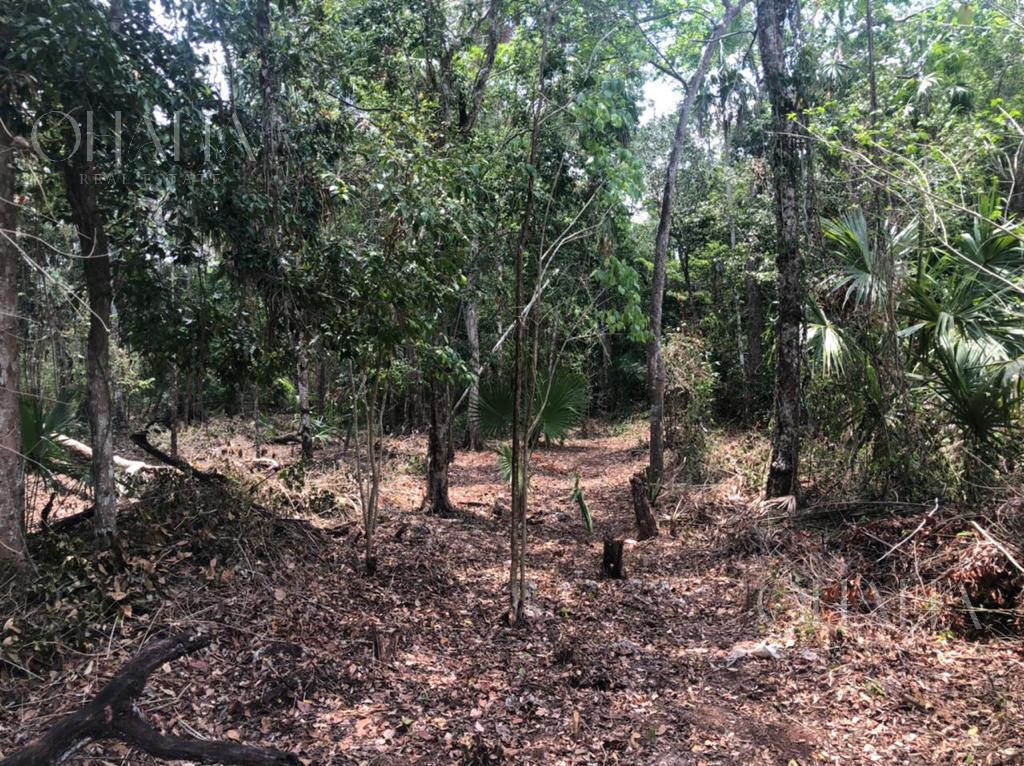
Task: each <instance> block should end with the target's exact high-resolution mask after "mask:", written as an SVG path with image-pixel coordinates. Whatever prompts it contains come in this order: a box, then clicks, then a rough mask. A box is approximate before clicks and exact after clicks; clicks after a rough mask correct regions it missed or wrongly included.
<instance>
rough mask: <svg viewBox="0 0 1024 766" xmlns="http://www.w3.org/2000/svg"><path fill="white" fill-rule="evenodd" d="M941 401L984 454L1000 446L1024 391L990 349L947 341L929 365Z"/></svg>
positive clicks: (934, 354)
mask: <svg viewBox="0 0 1024 766" xmlns="http://www.w3.org/2000/svg"><path fill="white" fill-rule="evenodd" d="M927 366H928V369H929V370H930V371H931V372H932V374H933V376H934V377H933V379H932V380H931V381H930V382H929V386H930V388H931V390H932V391H933V392H934V394H935V397H936V399H937V401H938V402H939V403H940V405H941V406H942V408H943V409H944V410H946V412H947V413H949V415H950V417H951V418H952V420H953V421H954V422H956V423H957V425H958V426H959V427H960V428H961V430H962V431H963V433H964V436H965V437H966V438H967V439H968V440H969V442H970V443H971V445H972V446H973V447H974V448H975V449H976V450H978V451H979V452H981V451H984V450H985V449H986V448H987V447H990V446H992V445H993V444H995V443H997V442H998V441H999V440H1001V438H1002V437H1003V436H1004V435H1005V434H1006V433H1007V432H1008V431H1010V429H1011V428H1012V427H1013V423H1014V419H1015V417H1016V415H1017V414H1018V413H1019V406H1020V387H1019V385H1018V382H1019V376H1018V378H1017V381H1014V380H1013V378H1012V377H1011V379H1010V380H1009V381H1008V380H1007V376H1006V370H1005V367H1004V365H1003V363H1002V360H1000V359H996V358H994V357H993V356H992V351H991V347H989V346H985V345H980V344H977V343H972V342H970V341H965V340H951V339H949V338H943V339H942V340H941V341H940V342H939V344H938V345H937V346H936V348H935V349H934V351H933V353H932V355H931V357H930V359H929V360H928V363H927Z"/></svg>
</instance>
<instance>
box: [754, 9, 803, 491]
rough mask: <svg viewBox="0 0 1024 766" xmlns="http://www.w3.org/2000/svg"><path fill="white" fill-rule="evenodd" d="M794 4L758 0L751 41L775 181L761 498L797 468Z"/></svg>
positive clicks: (789, 481) (783, 485)
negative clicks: (769, 409)
mask: <svg viewBox="0 0 1024 766" xmlns="http://www.w3.org/2000/svg"><path fill="white" fill-rule="evenodd" d="M798 13H799V6H798V5H797V3H796V2H794V0H757V41H758V49H759V50H760V52H761V67H762V69H763V72H764V85H765V88H766V90H767V91H768V98H769V100H770V102H771V106H772V123H773V134H772V147H771V167H772V173H773V177H774V183H775V221H776V228H777V244H776V248H777V249H776V256H775V264H776V268H777V270H778V277H777V279H778V302H779V317H778V323H777V327H776V359H777V361H776V371H775V425H774V427H773V430H772V448H771V457H770V459H769V465H768V479H767V482H766V484H765V496H766V497H769V498H773V497H785V496H795V495H796V494H797V492H798V490H799V473H798V471H799V467H800V355H801V353H802V338H801V331H802V323H803V303H804V289H803V273H802V272H803V257H802V254H801V252H800V155H801V143H802V141H801V137H800V132H801V127H800V124H799V122H794V121H793V120H791V119H790V116H791V115H794V114H798V110H799V109H800V107H801V104H800V100H799V94H798V90H797V81H796V79H795V77H794V75H793V71H792V66H793V65H792V63H791V62H790V61H789V60H788V59H787V56H786V29H787V27H789V26H791V25H792V24H794V23H796V14H798Z"/></svg>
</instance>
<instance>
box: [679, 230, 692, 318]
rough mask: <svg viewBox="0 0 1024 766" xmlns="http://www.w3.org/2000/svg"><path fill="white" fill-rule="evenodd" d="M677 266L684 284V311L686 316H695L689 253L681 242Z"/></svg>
mask: <svg viewBox="0 0 1024 766" xmlns="http://www.w3.org/2000/svg"><path fill="white" fill-rule="evenodd" d="M678 253H679V266H680V267H681V268H682V270H683V282H684V283H685V284H686V311H685V312H684V313H685V314H686V315H687V316H694V315H695V307H694V305H693V279H692V278H691V277H690V251H689V250H687V249H686V247H685V246H684V245H683V242H682V240H680V241H679V243H678Z"/></svg>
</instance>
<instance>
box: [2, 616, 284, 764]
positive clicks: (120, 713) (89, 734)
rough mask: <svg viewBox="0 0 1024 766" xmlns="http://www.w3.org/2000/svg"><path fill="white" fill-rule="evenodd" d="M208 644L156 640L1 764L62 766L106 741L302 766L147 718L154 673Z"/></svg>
mask: <svg viewBox="0 0 1024 766" xmlns="http://www.w3.org/2000/svg"><path fill="white" fill-rule="evenodd" d="M209 643H210V638H209V636H205V635H203V634H200V633H191V634H180V635H178V636H173V637H171V638H162V639H157V640H155V641H151V642H150V643H148V644H146V645H145V646H144V647H143V648H142V649H141V651H139V653H138V654H137V655H136V656H135V657H134V658H133V659H132V660H131V661H130V662H129V663H128V664H127V665H125V666H124V667H123V668H122V669H121V670H120V671H119V672H118V673H117V675H115V676H114V677H113V678H112V679H110V683H108V684H107V685H106V686H104V687H103V689H101V690H100V692H99V693H98V694H97V695H96V696H95V697H93V698H92V700H91V701H90V702H87V703H86V704H84V705H83V706H82V707H80V708H79V709H78V710H76V711H75V712H74V713H71V714H70V715H67V716H65V717H64V718H62V719H61V720H59V721H58V722H57V723H56V724H55V725H54V726H53V727H51V728H50V729H49V730H48V731H47V732H46V733H45V734H43V735H42V736H40V737H39V738H38V739H35V740H33V741H32V742H30V743H29V744H28V745H27V746H26V747H24V748H23V749H21V750H19V751H17V752H15V753H11V754H10V755H8V756H7V757H6V758H4V759H3V760H0V766H47V764H56V763H62V762H63V761H65V760H66V759H67V758H68V757H69V756H70V755H71V754H72V753H74V752H75V751H76V750H78V749H79V748H80V747H82V746H83V745H85V744H86V743H88V742H92V741H95V740H102V739H114V740H119V741H121V742H124V743H126V744H128V745H131V746H132V747H134V748H136V749H138V750H141V751H142V752H144V753H148V754H149V755H152V756H154V757H156V758H162V759H164V760H169V761H192V762H194V763H221V764H235V765H236V766H298V764H299V759H298V758H296V757H295V756H294V755H292V754H291V753H285V752H282V751H280V750H271V749H269V748H264V747H254V746H252V745H242V744H238V743H235V742H216V741H207V740H202V739H195V738H194V737H178V736H174V735H171V734H161V733H160V732H159V731H157V730H156V729H154V728H153V727H152V726H151V725H150V724H149V723H148V722H147V721H146V720H145V718H143V716H142V712H141V711H140V710H139V709H138V707H137V700H138V697H139V696H140V695H141V694H142V691H143V689H144V688H145V686H146V683H147V681H149V677H150V675H152V673H153V671H155V670H156V669H157V668H159V667H160V666H161V665H163V664H164V663H165V662H171V661H172V660H176V659H178V658H179V657H183V656H185V655H186V654H191V653H192V652H194V651H197V650H198V649H201V648H203V647H204V646H206V645H208V644H209Z"/></svg>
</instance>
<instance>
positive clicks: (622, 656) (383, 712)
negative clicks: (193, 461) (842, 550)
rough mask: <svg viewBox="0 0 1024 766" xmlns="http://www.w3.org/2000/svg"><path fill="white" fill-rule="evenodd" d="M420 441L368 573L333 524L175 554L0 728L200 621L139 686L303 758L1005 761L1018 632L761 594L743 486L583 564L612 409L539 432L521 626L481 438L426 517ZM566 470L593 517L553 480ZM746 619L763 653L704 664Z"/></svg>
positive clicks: (20, 731)
mask: <svg viewBox="0 0 1024 766" xmlns="http://www.w3.org/2000/svg"><path fill="white" fill-rule="evenodd" d="M422 447H423V444H422V442H421V441H420V440H418V439H409V440H405V441H401V440H396V447H395V449H396V453H395V455H394V457H393V459H392V461H391V466H390V467H391V469H392V472H391V477H392V478H391V480H390V481H389V483H388V486H387V488H386V492H385V502H384V507H385V513H384V519H383V523H382V526H381V528H380V536H379V559H380V570H379V572H378V574H377V576H376V577H374V578H366V577H364V576H362V575H361V573H360V571H359V570H360V563H359V561H360V552H361V547H360V544H359V541H358V538H357V536H356V533H355V532H354V531H352V532H350V533H349V534H348V535H347V536H346V535H344V534H336V533H334V532H331V533H329V534H325V535H322V536H318V537H315V538H310V539H308V540H307V539H306V538H300V539H298V540H297V541H296V540H292V539H291V538H289V537H287V535H286V536H284V537H281V538H280V539H277V540H276V541H274V542H273V543H272V546H273V547H274V548H275V550H274V551H273V553H271V552H270V547H269V546H265V547H263V548H255V549H250V548H244V553H243V554H233V557H225V555H224V554H221V555H220V557H219V558H218V559H217V560H214V558H215V557H214V556H213V555H212V554H209V553H199V552H196V553H194V554H193V555H191V556H190V557H184V556H181V557H180V563H177V564H175V567H176V568H175V569H174V570H173V572H174V574H173V578H169V580H168V583H166V585H165V586H164V591H163V592H164V601H163V602H162V603H161V604H160V606H159V608H157V609H153V610H149V611H143V610H141V609H137V611H136V612H135V614H134V616H132V617H131V619H127V618H125V619H123V620H122V621H121V623H119V625H120V627H119V630H120V631H121V632H120V633H119V634H118V635H119V639H118V641H116V642H108V641H106V640H104V641H103V642H101V644H100V647H99V649H98V650H97V652H95V653H92V654H91V655H89V656H82V657H77V658H75V657H72V658H70V659H69V662H68V663H67V665H66V666H65V667H64V668H63V669H62V670H61V671H60V672H59V673H57V674H56V675H55V676H53V677H51V678H48V679H46V680H42V679H38V680H35V679H22V680H21V681H19V682H17V683H12V684H9V685H8V687H9V688H5V689H3V696H2V699H3V703H2V707H0V750H3V751H6V750H7V749H8V748H9V747H10V746H11V745H12V744H13V743H15V742H23V741H24V739H25V738H26V737H28V736H29V735H31V734H33V733H36V732H38V731H39V729H40V728H42V727H43V726H44V724H45V722H46V721H48V720H51V719H52V716H53V715H55V714H56V713H58V712H60V710H59V709H58V707H59V708H60V709H70V708H71V707H73V706H74V705H75V704H76V703H77V701H78V700H80V699H82V698H84V697H86V696H88V695H89V694H91V693H92V692H93V691H94V690H95V688H96V687H97V685H98V684H99V682H100V681H101V680H102V678H104V677H106V676H107V675H108V674H109V673H110V672H111V670H112V669H113V668H116V667H117V666H118V665H119V664H120V663H121V662H123V660H124V658H125V657H126V656H128V655H129V654H130V653H131V652H132V651H133V649H134V648H135V647H137V646H138V645H139V644H140V643H141V642H142V641H143V640H144V639H145V637H146V636H147V635H149V634H150V632H151V631H152V630H154V629H155V627H156V626H167V627H172V628H173V627H175V626H178V627H181V626H195V625H202V626H205V627H207V628H208V629H209V630H210V631H213V632H215V633H216V635H217V636H218V639H217V642H216V643H215V644H214V646H213V647H212V648H211V649H210V650H209V651H207V652H205V653H204V654H203V655H201V656H197V657H193V658H186V659H184V660H182V661H180V662H178V663H175V665H174V667H173V668H169V669H168V670H167V671H166V672H164V673H162V674H159V675H158V676H157V677H156V678H155V681H156V683H155V684H154V688H153V689H152V690H151V691H150V693H149V697H148V699H147V700H145V701H144V704H143V707H144V708H146V709H147V710H150V711H153V712H155V718H156V719H157V721H158V722H159V723H160V724H162V725H163V726H165V727H168V728H175V729H177V730H179V731H195V732H198V733H199V734H202V735H203V736H209V737H223V736H228V737H231V738H239V739H241V740H242V741H247V742H260V741H262V742H264V743H266V744H273V745H276V746H279V747H286V748H289V749H294V750H295V751H296V752H298V753H300V754H301V756H302V758H303V759H304V761H305V762H306V763H309V764H374V765H375V766H384V765H387V764H393V765H394V766H404V765H406V764H494V763H504V764H543V765H544V766H555V765H560V764H565V765H568V764H580V765H583V764H611V763H618V764H630V765H633V764H639V765H647V764H651V765H654V764H658V765H661V766H671V765H673V764H791V763H794V762H795V763H798V764H808V763H844V764H845V763H876V762H878V763H954V762H956V763H964V762H969V761H967V760H965V759H966V758H968V757H970V755H971V754H972V753H973V754H976V756H977V760H976V761H975V762H976V763H981V762H988V763H1020V762H1022V761H1021V753H1022V752H1024V749H1020V748H1021V747H1022V743H1021V735H1020V731H1021V726H1020V724H1021V710H1022V707H1021V697H1022V694H1024V693H1022V692H1021V688H1020V687H1021V685H1020V683H1019V679H1020V677H1022V676H1021V675H1020V668H1021V649H1020V646H1019V645H1016V644H1010V643H1003V644H990V645H984V644H972V643H968V642H962V641H941V640H938V639H936V638H934V637H929V638H928V639H927V640H921V638H920V637H911V636H908V637H907V638H906V640H903V641H901V640H899V638H898V637H897V639H893V638H892V636H891V635H887V636H882V635H881V634H880V633H877V634H876V633H872V632H870V631H869V630H868V629H866V628H855V627H852V626H846V627H845V628H844V627H843V626H841V625H839V624H837V623H836V622H834V621H833V620H832V618H830V617H829V616H828V615H818V616H814V615H813V614H808V615H800V614H796V615H794V614H793V613H791V612H788V611H785V610H783V609H781V608H777V607H774V606H773V603H774V602H773V593H774V592H775V591H776V590H777V589H779V588H782V587H783V584H781V583H780V582H779V581H778V580H776V579H773V578H774V577H775V574H774V573H775V572H776V571H779V570H781V569H782V567H781V566H780V564H781V563H782V562H780V561H779V560H778V559H774V558H773V557H772V555H770V554H765V553H763V552H758V549H759V546H755V545H747V544H745V543H744V537H743V534H739V533H738V532H737V529H738V528H739V527H740V526H741V522H742V516H743V513H744V510H743V506H742V505H741V504H740V505H737V506H736V507H734V508H730V509H729V510H728V514H725V515H723V516H721V517H720V518H722V519H725V521H724V522H712V521H708V520H707V519H706V518H705V519H704V520H703V521H702V520H701V518H703V517H702V516H701V514H697V513H692V514H690V515H689V516H688V518H687V519H686V520H685V522H684V524H683V525H682V527H681V532H680V536H679V537H678V538H672V537H670V536H668V535H663V536H662V537H660V538H659V539H657V540H654V541H650V542H647V543H643V544H640V545H634V546H631V547H629V548H628V550H627V553H626V568H627V574H628V579H626V580H624V581H608V580H600V579H599V578H598V570H599V563H600V547H601V546H600V539H601V534H602V531H603V530H604V529H607V528H615V529H624V528H628V527H629V525H630V520H631V509H630V505H629V503H630V500H629V490H628V479H629V476H630V475H631V474H632V473H633V472H634V471H636V470H637V469H638V468H639V466H640V465H641V464H642V462H643V459H644V452H643V450H642V449H640V448H639V444H638V436H637V434H636V433H633V432H625V433H622V434H619V435H606V436H601V437H599V438H593V439H589V440H576V441H571V442H569V443H568V444H567V445H565V446H564V447H560V448H556V449H549V450H541V451H539V452H538V453H537V454H536V459H535V461H534V466H535V468H534V474H533V479H532V499H531V504H530V509H531V510H530V516H529V518H530V524H529V534H530V543H529V545H530V549H529V550H530V552H529V568H530V577H531V580H532V581H533V582H534V583H535V585H536V594H535V597H534V599H533V609H532V611H533V614H532V618H531V621H530V625H529V627H528V628H526V629H522V630H510V629H509V628H507V627H506V626H504V625H503V624H502V615H503V614H504V610H505V605H506V602H507V591H506V590H505V579H506V577H507V566H508V559H507V547H508V544H507V525H508V511H507V497H506V491H505V489H504V487H503V486H502V484H501V481H500V476H499V473H498V469H497V465H496V459H495V456H494V454H493V453H489V452H484V453H466V452H460V453H459V454H458V457H457V460H456V462H455V464H454V465H453V467H452V496H453V499H454V500H455V501H456V502H457V503H458V504H459V505H460V507H461V513H460V514H459V515H458V516H456V517H455V518H451V519H438V518H431V517H425V516H423V515H422V514H420V513H419V512H418V511H417V510H416V507H417V505H418V502H419V500H420V498H421V493H422V474H421V468H422ZM577 473H578V474H579V475H580V477H581V485H582V487H583V489H584V492H585V494H586V498H587V501H588V503H589V505H590V507H591V509H592V512H593V516H594V521H595V525H596V527H597V531H596V534H595V535H593V536H590V535H588V534H586V532H585V530H584V529H583V525H582V523H581V521H580V518H579V513H578V510H577V509H576V507H575V506H574V505H573V504H571V503H570V502H569V493H570V490H571V488H572V485H573V477H574V475H575V474H577ZM715 524H719V526H718V527H715V526H714V525H715ZM275 529H276V527H275ZM352 529H353V530H354V528H352ZM279 533H280V534H284V533H283V532H280V531H279V532H276V533H275V534H279ZM236 542H239V543H243V544H244V543H246V542H247V541H245V540H238V541H236ZM218 545H219V546H220V547H217V548H216V550H231V548H230V545H227V544H220V543H218ZM202 550H204V551H205V550H207V549H206V548H204V549H202ZM197 551H198V549H197ZM161 555H164V554H161ZM261 557H266V558H261ZM271 562H272V563H271ZM225 571H227V572H229V573H230V577H228V576H227V575H226V574H225ZM758 602H761V603H764V604H765V605H766V606H767V608H766V609H758V608H757V605H758ZM112 630H113V629H112V627H111V626H109V625H103V626H99V631H100V634H101V635H113V633H112ZM102 631H106V633H103V632H102ZM374 636H376V637H377V641H376V644H377V646H378V648H382V649H383V651H384V654H385V656H384V657H383V658H382V660H383V661H377V660H375V659H374V656H373V655H374V648H373V647H374ZM766 636H769V637H773V640H776V641H778V642H779V643H780V644H782V645H783V646H782V652H783V656H782V657H781V658H779V659H746V660H741V661H739V662H736V663H735V664H732V665H731V666H730V665H729V664H728V663H727V656H728V654H729V652H730V650H732V649H733V648H734V647H735V646H736V645H737V644H738V643H740V642H749V641H758V640H761V639H762V638H764V637H766ZM787 643H788V644H790V645H789V646H785V644H787ZM55 699H58V700H60V702H59V706H58V707H55V706H54V702H53V701H54V700H55ZM186 726H187V727H189V728H188V729H185V728H184V727H186ZM91 752H94V753H97V754H98V753H104V754H105V755H104V758H103V759H101V758H99V757H98V755H97V757H95V758H93V759H90V758H89V757H85V756H82V757H81V758H80V760H79V761H78V762H79V763H95V764H100V763H112V762H117V758H115V757H114V756H115V755H118V756H119V757H121V758H124V760H123V761H121V762H123V763H130V764H147V763H151V761H148V760H146V759H145V758H142V757H140V756H138V755H137V754H133V753H129V752H127V751H126V750H124V749H123V748H120V749H119V746H111V745H108V744H104V745H96V746H93V749H92V751H91Z"/></svg>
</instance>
